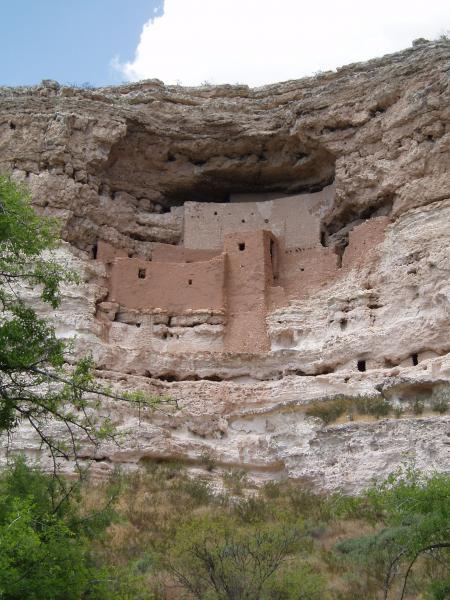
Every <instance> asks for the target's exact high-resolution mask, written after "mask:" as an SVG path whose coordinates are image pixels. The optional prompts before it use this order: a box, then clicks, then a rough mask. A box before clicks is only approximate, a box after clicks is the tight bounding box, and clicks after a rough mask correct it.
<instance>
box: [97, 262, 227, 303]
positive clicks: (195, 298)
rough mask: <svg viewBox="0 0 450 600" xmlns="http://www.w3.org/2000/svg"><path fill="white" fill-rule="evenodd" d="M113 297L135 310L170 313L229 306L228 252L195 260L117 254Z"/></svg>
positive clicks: (114, 266)
mask: <svg viewBox="0 0 450 600" xmlns="http://www.w3.org/2000/svg"><path fill="white" fill-rule="evenodd" d="M109 297H110V300H111V301H113V302H117V303H119V304H120V305H121V306H125V307H127V308H131V309H134V310H144V311H145V310H148V311H153V310H155V309H158V308H159V309H163V310H164V311H166V312H168V313H169V314H183V313H184V312H187V311H192V310H214V311H221V310H224V309H225V256H224V255H220V256H217V257H215V258H213V259H212V260H208V261H204V262H195V263H167V262H148V261H145V260H141V259H139V258H117V259H116V260H115V262H114V264H113V266H112V270H111V278H110V296H109Z"/></svg>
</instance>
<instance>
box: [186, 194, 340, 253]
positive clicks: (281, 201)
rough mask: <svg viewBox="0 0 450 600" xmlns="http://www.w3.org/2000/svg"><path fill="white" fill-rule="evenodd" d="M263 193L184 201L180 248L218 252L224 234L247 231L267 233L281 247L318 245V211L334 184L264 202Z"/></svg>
mask: <svg viewBox="0 0 450 600" xmlns="http://www.w3.org/2000/svg"><path fill="white" fill-rule="evenodd" d="M271 196H272V195H269V196H267V195H266V194H236V195H234V196H233V197H232V198H231V200H232V201H231V202H229V203H226V204H217V203H210V202H186V203H185V205H184V246H185V247H186V248H203V249H211V250H213V249H217V250H219V249H221V248H222V246H223V242H224V237H225V235H227V234H229V233H236V232H245V231H251V230H255V231H257V230H262V229H265V230H268V231H271V232H272V233H273V234H274V235H275V236H276V237H277V239H279V240H280V241H282V242H283V244H284V247H285V248H301V249H306V248H314V247H316V246H319V245H320V212H321V208H322V207H324V206H326V205H328V204H329V203H330V202H331V201H332V199H333V197H334V185H330V186H328V187H326V188H324V189H323V190H321V191H320V192H316V193H314V194H298V195H296V196H287V197H285V198H278V199H267V197H269V198H270V197H271Z"/></svg>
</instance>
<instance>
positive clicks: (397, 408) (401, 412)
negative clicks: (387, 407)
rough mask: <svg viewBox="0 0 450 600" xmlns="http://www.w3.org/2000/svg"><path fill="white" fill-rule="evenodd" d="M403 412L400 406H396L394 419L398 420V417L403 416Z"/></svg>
mask: <svg viewBox="0 0 450 600" xmlns="http://www.w3.org/2000/svg"><path fill="white" fill-rule="evenodd" d="M404 412H405V411H404V410H403V408H402V407H401V406H396V407H395V408H394V416H395V418H396V419H400V417H401V416H402V415H403V413H404Z"/></svg>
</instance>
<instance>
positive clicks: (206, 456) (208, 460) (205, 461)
mask: <svg viewBox="0 0 450 600" xmlns="http://www.w3.org/2000/svg"><path fill="white" fill-rule="evenodd" d="M200 464H201V465H202V466H203V467H205V469H206V470H207V471H214V469H215V468H216V466H217V463H216V461H215V460H214V458H213V456H212V454H211V453H210V452H209V451H208V450H204V451H203V452H202V453H201V456H200Z"/></svg>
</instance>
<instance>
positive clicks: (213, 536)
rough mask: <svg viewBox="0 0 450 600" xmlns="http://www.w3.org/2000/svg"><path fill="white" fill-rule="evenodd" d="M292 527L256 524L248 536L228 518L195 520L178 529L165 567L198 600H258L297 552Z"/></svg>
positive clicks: (295, 536)
mask: <svg viewBox="0 0 450 600" xmlns="http://www.w3.org/2000/svg"><path fill="white" fill-rule="evenodd" d="M299 542H300V534H299V532H298V531H296V530H295V529H290V530H288V529H286V528H283V527H279V526H273V525H271V526H267V525H266V526H258V527H257V528H256V529H255V530H254V531H252V532H251V533H249V532H247V531H243V530H240V529H237V528H236V526H235V523H234V522H233V521H232V520H230V519H223V518H222V519H205V518H197V519H193V520H192V521H190V522H188V523H186V524H185V525H184V526H182V527H180V528H179V530H178V532H177V536H176V540H175V543H174V545H173V547H172V548H171V551H170V554H169V558H168V566H169V569H170V571H172V573H173V574H174V576H175V578H176V579H177V580H178V581H179V582H180V584H181V585H182V586H183V587H184V588H186V589H187V590H189V591H190V592H191V594H192V595H193V596H194V597H195V598H199V599H201V600H202V599H207V598H208V599H213V598H217V599H222V598H223V599H229V600H233V599H237V598H239V599H242V600H244V599H245V600H260V599H263V598H269V597H270V596H269V595H268V594H269V586H270V584H271V582H272V580H273V578H274V575H275V573H276V571H277V570H278V569H279V568H280V566H281V565H282V563H283V562H284V561H285V560H286V558H287V556H288V555H289V554H290V553H292V552H293V551H295V550H296V549H298V546H299Z"/></svg>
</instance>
